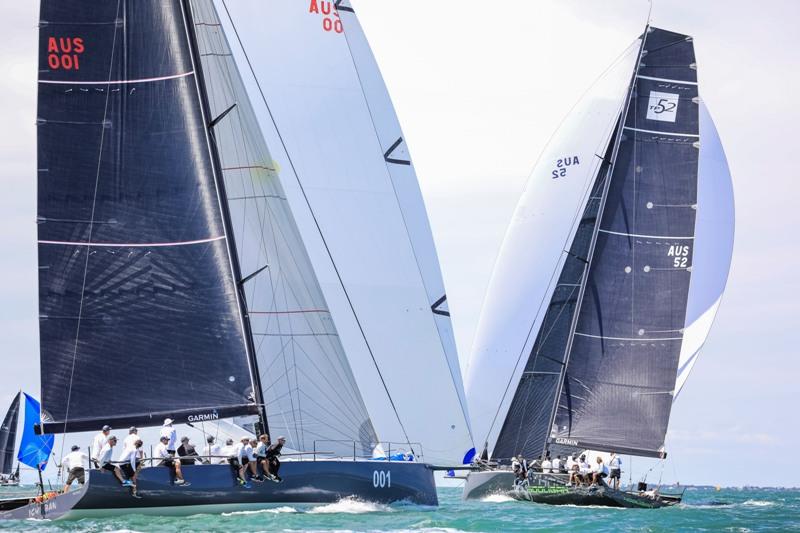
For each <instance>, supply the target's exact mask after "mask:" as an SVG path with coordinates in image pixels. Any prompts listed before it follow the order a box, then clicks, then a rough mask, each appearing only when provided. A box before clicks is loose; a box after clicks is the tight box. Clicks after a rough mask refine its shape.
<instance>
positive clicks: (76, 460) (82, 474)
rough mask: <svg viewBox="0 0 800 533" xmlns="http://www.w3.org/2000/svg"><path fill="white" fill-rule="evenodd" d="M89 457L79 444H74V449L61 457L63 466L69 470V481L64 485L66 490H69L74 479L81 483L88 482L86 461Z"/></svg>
mask: <svg viewBox="0 0 800 533" xmlns="http://www.w3.org/2000/svg"><path fill="white" fill-rule="evenodd" d="M88 459H89V458H88V457H87V456H86V454H85V453H83V452H82V451H81V447H80V446H78V445H73V446H72V451H71V452H70V453H68V454H67V455H65V456H64V457H63V458H62V459H61V466H62V467H64V469H66V471H67V482H66V484H65V485H64V492H65V493H66V492H67V491H69V487H70V485H72V482H73V481H76V480H77V481H78V483H80V484H81V485H83V484H84V483H86V470H85V468H84V466H83V465H84V464H85V461H87V460H88Z"/></svg>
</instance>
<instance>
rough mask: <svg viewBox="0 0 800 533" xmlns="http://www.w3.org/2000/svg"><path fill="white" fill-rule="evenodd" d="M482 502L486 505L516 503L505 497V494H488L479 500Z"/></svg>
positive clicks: (509, 497) (512, 499)
mask: <svg viewBox="0 0 800 533" xmlns="http://www.w3.org/2000/svg"><path fill="white" fill-rule="evenodd" d="M481 501H482V502H486V503H506V502H513V501H516V500H514V498H512V497H511V496H506V495H505V494H490V495H489V496H486V497H485V498H481Z"/></svg>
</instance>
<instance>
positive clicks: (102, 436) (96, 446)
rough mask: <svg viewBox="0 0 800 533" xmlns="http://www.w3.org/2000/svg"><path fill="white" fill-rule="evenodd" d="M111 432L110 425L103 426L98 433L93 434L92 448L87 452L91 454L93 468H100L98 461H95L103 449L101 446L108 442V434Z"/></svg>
mask: <svg viewBox="0 0 800 533" xmlns="http://www.w3.org/2000/svg"><path fill="white" fill-rule="evenodd" d="M110 432H111V426H103V429H102V430H100V433H98V434H97V435H95V436H94V439H92V448H91V450H89V453H91V454H92V462H93V463H94V467H95V468H100V463H99V462H98V461H97V459H98V457H100V452H101V451H102V450H103V446H105V445H106V443H107V442H108V434H109V433H110Z"/></svg>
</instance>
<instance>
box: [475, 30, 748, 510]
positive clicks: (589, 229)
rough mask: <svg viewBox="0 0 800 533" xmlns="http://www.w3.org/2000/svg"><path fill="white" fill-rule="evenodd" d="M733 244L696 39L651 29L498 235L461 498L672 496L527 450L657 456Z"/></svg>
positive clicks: (574, 120) (559, 142)
mask: <svg viewBox="0 0 800 533" xmlns="http://www.w3.org/2000/svg"><path fill="white" fill-rule="evenodd" d="M732 245H733V194H732V189H731V179H730V173H729V171H728V167H727V163H726V160H725V156H724V152H723V151H722V146H721V144H720V141H719V137H718V135H717V132H716V129H715V128H714V124H713V122H712V121H711V117H710V115H709V114H708V112H707V110H706V109H705V106H704V103H703V101H702V100H701V99H700V96H699V93H698V83H697V67H696V63H695V54H694V43H693V39H692V38H691V37H689V36H687V35H683V34H679V33H674V32H671V31H666V30H662V29H659V28H655V27H650V26H648V27H647V29H646V31H645V32H644V34H643V35H642V36H641V37H640V38H639V39H637V42H636V43H634V45H632V46H631V47H630V48H629V49H628V50H627V51H626V53H624V54H623V55H622V56H621V59H620V60H619V61H618V62H617V63H616V64H615V65H613V66H612V67H611V68H609V69H608V71H607V72H606V73H605V75H604V76H602V77H601V79H600V80H598V82H596V84H595V85H594V86H593V87H592V88H591V89H590V90H589V91H588V92H587V94H586V95H585V96H584V98H583V99H582V101H581V102H580V103H579V104H578V105H577V106H576V107H575V108H574V110H573V111H572V112H571V113H570V115H569V116H568V117H567V118H566V119H565V121H564V123H563V124H562V126H561V128H560V130H559V131H558V133H557V134H556V135H555V137H554V138H553V139H552V141H551V143H550V144H549V145H548V147H547V148H546V149H545V151H544V153H543V155H542V157H541V159H540V160H539V163H538V164H537V167H536V169H535V170H534V173H533V175H532V177H531V179H530V181H529V183H528V185H527V188H526V191H525V192H524V194H523V197H522V199H521V200H520V203H519V206H518V208H517V211H516V213H515V215H514V219H513V221H512V224H511V227H510V229H509V231H508V233H507V235H506V239H505V241H504V243H503V248H502V250H501V253H500V257H499V259H498V262H497V266H496V268H495V272H494V274H493V277H492V281H491V284H490V287H489V290H488V293H487V299H486V303H485V305H484V309H483V311H482V315H481V321H480V325H479V328H478V332H477V335H476V341H475V345H474V348H473V352H472V354H471V359H470V366H469V369H468V372H467V380H466V387H467V389H466V391H467V396H468V399H469V401H470V409H471V412H472V415H473V424H474V428H475V431H476V436H477V437H478V438H480V439H482V441H483V442H484V443H485V444H484V450H483V454H482V458H483V459H484V461H482V462H481V471H476V472H471V473H470V474H469V475H468V476H467V481H466V485H465V489H464V497H465V498H480V497H483V496H485V495H487V494H490V493H493V492H498V491H499V492H504V493H507V494H509V495H511V496H512V497H514V498H517V499H521V500H527V501H533V502H541V503H552V504H576V505H608V506H621V507H661V506H666V505H672V504H674V503H676V502H678V501H680V497H679V496H669V495H666V494H660V493H659V492H658V491H657V490H656V491H647V490H645V489H646V488H647V487H646V484H643V486H641V487H639V488H640V489H642V490H634V491H630V492H625V491H622V490H614V489H611V488H610V487H609V486H608V485H606V484H605V483H604V482H601V483H598V484H597V485H595V486H591V487H586V486H580V487H575V486H570V485H569V483H568V481H569V479H568V474H566V473H563V472H561V471H557V472H538V473H537V472H531V475H530V476H529V478H528V479H526V480H519V481H515V475H514V474H513V473H512V472H511V471H510V469H509V468H508V465H509V464H510V462H511V461H512V458H514V457H517V456H519V455H522V456H523V457H524V458H528V459H535V458H542V457H547V456H548V455H550V456H552V457H553V458H555V457H556V456H557V455H561V456H562V457H566V456H567V454H569V455H573V454H574V453H576V452H578V454H579V455H580V453H581V452H583V451H587V452H588V451H592V452H606V453H617V454H627V455H631V456H643V457H653V458H664V457H666V450H665V447H664V441H665V435H666V431H667V426H668V422H669V416H670V410H671V406H672V403H673V401H674V400H675V398H676V397H677V394H678V392H679V391H680V388H681V387H682V386H683V385H684V384H685V382H686V378H687V376H688V373H689V371H690V370H691V367H692V366H693V365H694V363H695V362H696V360H697V356H698V353H699V350H700V347H701V346H702V344H703V342H704V341H705V338H706V336H707V335H708V332H709V330H710V327H711V323H712V322H713V318H714V314H715V313H716V310H717V308H718V307H719V303H720V299H721V296H722V292H723V291H724V287H725V281H726V279H727V275H728V270H729V267H730V259H731V250H732Z"/></svg>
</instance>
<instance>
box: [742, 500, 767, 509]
mask: <svg viewBox="0 0 800 533" xmlns="http://www.w3.org/2000/svg"><path fill="white" fill-rule="evenodd" d="M742 505H748V506H751V507H772V506H773V505H775V502H765V501H764V500H747V501H746V502H744V503H742Z"/></svg>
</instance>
